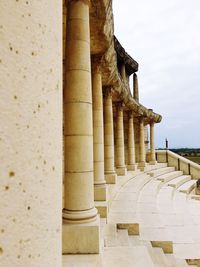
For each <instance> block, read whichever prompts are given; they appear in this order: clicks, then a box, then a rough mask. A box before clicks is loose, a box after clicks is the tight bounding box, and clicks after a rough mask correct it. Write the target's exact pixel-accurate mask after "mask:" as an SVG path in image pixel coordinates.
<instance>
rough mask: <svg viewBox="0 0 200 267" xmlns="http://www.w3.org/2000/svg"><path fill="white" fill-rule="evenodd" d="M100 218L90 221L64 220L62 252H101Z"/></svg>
mask: <svg viewBox="0 0 200 267" xmlns="http://www.w3.org/2000/svg"><path fill="white" fill-rule="evenodd" d="M100 241H101V240H100V219H99V216H97V219H96V220H95V221H93V222H90V223H83V224H68V223H65V221H64V222H63V229H62V252H63V254H99V253H100V251H101V246H100V243H101V242H100Z"/></svg>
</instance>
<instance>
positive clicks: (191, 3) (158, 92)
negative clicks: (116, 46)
mask: <svg viewBox="0 0 200 267" xmlns="http://www.w3.org/2000/svg"><path fill="white" fill-rule="evenodd" d="M113 8H114V21H115V35H116V36H117V38H118V39H119V41H120V42H121V44H122V46H123V47H124V48H125V49H126V51H127V52H128V53H129V54H130V55H131V56H132V57H133V58H134V59H135V60H136V61H137V62H138V63H139V72H138V78H139V88H140V102H141V103H142V104H144V105H145V106H146V107H148V108H153V109H154V111H155V112H157V113H159V114H161V115H162V117H163V119H162V122H161V123H160V124H157V125H156V127H155V133H156V146H157V147H163V146H164V142H165V138H166V137H167V138H168V140H169V146H170V147H171V148H172V147H200V0H151V1H149V0H137V1H136V0H113Z"/></svg>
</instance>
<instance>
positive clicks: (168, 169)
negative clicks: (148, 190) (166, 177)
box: [148, 167, 175, 178]
mask: <svg viewBox="0 0 200 267" xmlns="http://www.w3.org/2000/svg"><path fill="white" fill-rule="evenodd" d="M173 171H175V167H165V168H160V169H157V170H153V171H150V172H148V174H149V175H150V176H151V177H154V178H156V177H158V176H160V175H163V174H166V173H169V172H173Z"/></svg>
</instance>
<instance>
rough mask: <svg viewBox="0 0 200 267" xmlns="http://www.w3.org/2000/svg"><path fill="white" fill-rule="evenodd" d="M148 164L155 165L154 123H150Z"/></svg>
mask: <svg viewBox="0 0 200 267" xmlns="http://www.w3.org/2000/svg"><path fill="white" fill-rule="evenodd" d="M150 153H151V155H150V164H152V165H155V164H156V153H155V146H154V123H150Z"/></svg>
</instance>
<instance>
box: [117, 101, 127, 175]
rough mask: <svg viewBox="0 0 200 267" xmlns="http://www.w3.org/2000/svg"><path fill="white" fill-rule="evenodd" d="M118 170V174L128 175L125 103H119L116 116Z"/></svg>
mask: <svg viewBox="0 0 200 267" xmlns="http://www.w3.org/2000/svg"><path fill="white" fill-rule="evenodd" d="M116 120H117V121H116V122H117V125H116V148H115V149H116V172H117V175H126V174H127V169H126V166H125V157H124V121H123V103H119V104H117V118H116Z"/></svg>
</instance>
